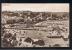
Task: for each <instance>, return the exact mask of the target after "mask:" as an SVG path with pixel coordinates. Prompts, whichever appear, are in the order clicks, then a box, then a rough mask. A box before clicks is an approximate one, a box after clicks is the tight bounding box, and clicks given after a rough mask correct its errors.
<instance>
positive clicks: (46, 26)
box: [1, 3, 70, 48]
mask: <svg viewBox="0 0 72 50" xmlns="http://www.w3.org/2000/svg"><path fill="white" fill-rule="evenodd" d="M1 6H2V8H1V9H2V10H1V47H2V48H6V47H7V48H10V47H17V48H20V47H70V46H69V44H70V43H69V41H70V40H69V3H2V4H1Z"/></svg>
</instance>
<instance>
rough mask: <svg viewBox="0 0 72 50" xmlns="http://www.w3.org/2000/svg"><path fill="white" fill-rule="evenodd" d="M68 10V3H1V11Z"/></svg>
mask: <svg viewBox="0 0 72 50" xmlns="http://www.w3.org/2000/svg"><path fill="white" fill-rule="evenodd" d="M16 10H17V11H22V10H23V11H26V10H30V11H35V12H38V11H39V12H44V11H46V12H69V3H2V11H16Z"/></svg>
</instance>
